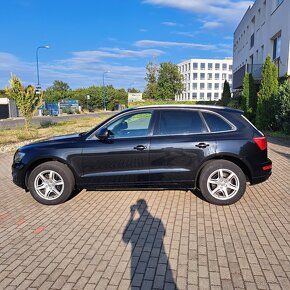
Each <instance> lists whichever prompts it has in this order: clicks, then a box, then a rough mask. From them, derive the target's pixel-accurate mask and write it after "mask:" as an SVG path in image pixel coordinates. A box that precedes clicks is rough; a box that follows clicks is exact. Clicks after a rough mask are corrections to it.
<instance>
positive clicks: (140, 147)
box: [134, 145, 147, 151]
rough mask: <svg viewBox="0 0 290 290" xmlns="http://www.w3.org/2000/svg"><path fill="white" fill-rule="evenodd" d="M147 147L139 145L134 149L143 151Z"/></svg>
mask: <svg viewBox="0 0 290 290" xmlns="http://www.w3.org/2000/svg"><path fill="white" fill-rule="evenodd" d="M146 148H147V147H146V146H144V145H137V146H135V147H134V149H135V150H138V151H142V150H145V149H146Z"/></svg>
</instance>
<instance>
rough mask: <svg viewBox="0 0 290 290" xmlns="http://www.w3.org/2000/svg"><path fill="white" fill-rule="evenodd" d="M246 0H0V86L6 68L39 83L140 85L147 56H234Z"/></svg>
mask: <svg viewBox="0 0 290 290" xmlns="http://www.w3.org/2000/svg"><path fill="white" fill-rule="evenodd" d="M251 3H252V2H251V1H244V0H243V1H238V0H218V1H217V0H106V1H102V0H9V1H7V0H0V89H3V88H5V87H6V86H7V85H8V81H9V78H10V76H11V73H13V74H16V75H17V76H18V77H19V78H20V79H21V80H22V82H23V83H24V84H25V85H28V84H33V85H35V84H36V83H37V74H36V49H37V47H38V46H42V45H49V47H50V48H49V49H39V76H40V83H41V86H42V88H44V89H45V88H47V87H49V86H51V85H52V83H53V81H54V80H62V81H65V82H67V83H68V84H69V86H70V87H71V88H80V87H87V86H90V85H102V77H103V73H104V72H106V71H109V73H106V74H105V84H111V85H113V86H114V87H117V88H121V87H124V88H128V87H136V88H139V89H141V90H142V89H143V88H144V85H145V80H144V77H145V75H146V64H147V63H148V62H150V61H154V62H157V63H160V62H165V61H170V62H173V63H179V62H181V61H183V60H186V59H190V58H214V59H217V58H224V57H231V56H232V43H233V33H234V30H235V28H236V25H237V23H239V21H240V19H241V18H242V17H243V15H244V13H245V12H246V10H247V8H248V7H249V5H251Z"/></svg>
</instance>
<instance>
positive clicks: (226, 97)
mask: <svg viewBox="0 0 290 290" xmlns="http://www.w3.org/2000/svg"><path fill="white" fill-rule="evenodd" d="M231 99H232V98H231V88H230V84H229V82H228V81H227V80H225V82H224V89H223V93H222V98H221V100H220V102H219V103H220V104H221V105H222V106H227V105H228V103H229V102H230V101H231Z"/></svg>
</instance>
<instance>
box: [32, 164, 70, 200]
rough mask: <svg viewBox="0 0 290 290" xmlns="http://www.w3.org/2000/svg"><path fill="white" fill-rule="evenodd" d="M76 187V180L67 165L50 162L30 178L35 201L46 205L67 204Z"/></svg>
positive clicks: (39, 166)
mask: <svg viewBox="0 0 290 290" xmlns="http://www.w3.org/2000/svg"><path fill="white" fill-rule="evenodd" d="M74 187H75V179H74V175H73V173H72V172H71V170H70V169H69V168H68V166H67V165H65V164H62V163H60V162H57V161H49V162H45V163H43V164H40V165H38V166H37V167H36V168H34V169H33V171H32V172H31V174H30V175H29V177H28V188H29V191H30V193H31V195H32V196H33V198H34V199H35V200H37V201H38V202H40V203H42V204H46V205H56V204H60V203H63V202H65V201H66V200H68V199H69V197H70V196H71V194H72V192H73V190H74Z"/></svg>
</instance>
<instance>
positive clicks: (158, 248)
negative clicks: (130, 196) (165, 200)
mask: <svg viewBox="0 0 290 290" xmlns="http://www.w3.org/2000/svg"><path fill="white" fill-rule="evenodd" d="M165 235H166V229H165V227H164V225H163V223H162V221H161V220H160V219H159V218H156V217H154V216H152V215H151V214H150V212H149V211H148V206H147V203H146V201H145V200H144V199H139V200H138V201H137V202H136V203H135V204H133V205H131V207H130V218H129V220H128V222H127V225H126V226H125V229H124V231H123V236H122V240H123V242H125V243H126V244H128V243H131V266H130V272H131V283H130V286H131V289H139V288H138V287H142V289H143V288H144V289H148V290H149V289H168V290H170V289H178V288H177V285H176V283H175V280H174V277H173V271H172V268H171V266H170V262H169V260H168V257H167V255H166V251H165V247H164V243H163V239H164V236H165ZM135 287H137V288H135Z"/></svg>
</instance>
